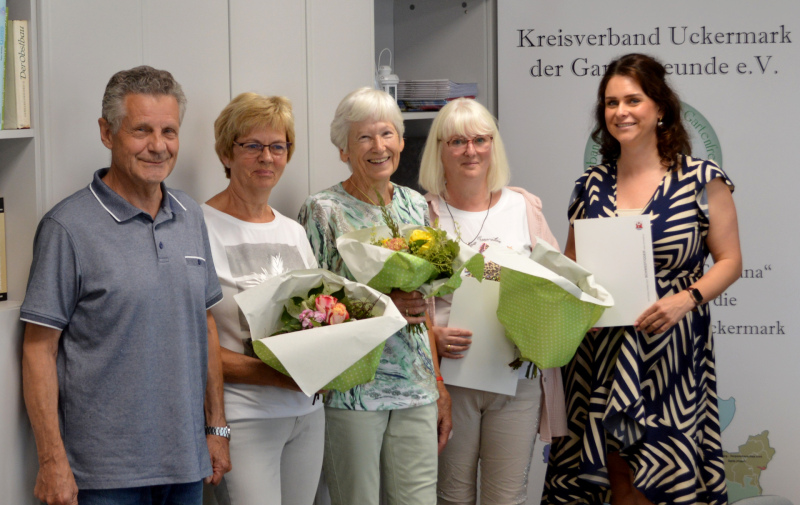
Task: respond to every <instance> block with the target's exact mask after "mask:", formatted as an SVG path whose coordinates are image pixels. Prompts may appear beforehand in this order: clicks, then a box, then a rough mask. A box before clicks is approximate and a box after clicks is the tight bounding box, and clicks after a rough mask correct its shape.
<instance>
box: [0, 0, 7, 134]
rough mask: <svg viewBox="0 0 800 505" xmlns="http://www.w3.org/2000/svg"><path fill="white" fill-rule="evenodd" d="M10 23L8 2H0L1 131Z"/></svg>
mask: <svg viewBox="0 0 800 505" xmlns="http://www.w3.org/2000/svg"><path fill="white" fill-rule="evenodd" d="M7 22H8V7H6V0H0V130H2V129H3V95H4V94H5V90H6V87H5V85H4V84H3V83H4V81H5V78H6V23H7Z"/></svg>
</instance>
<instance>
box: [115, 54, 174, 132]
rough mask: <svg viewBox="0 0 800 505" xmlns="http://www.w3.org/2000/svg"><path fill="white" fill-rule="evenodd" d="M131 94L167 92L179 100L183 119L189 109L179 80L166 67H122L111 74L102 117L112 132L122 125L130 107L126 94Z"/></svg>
mask: <svg viewBox="0 0 800 505" xmlns="http://www.w3.org/2000/svg"><path fill="white" fill-rule="evenodd" d="M130 94H139V95H167V96H172V97H174V98H175V100H177V102H178V109H179V110H180V121H181V122H183V114H184V113H185V112H186V95H184V94H183V88H181V85H180V84H178V81H176V80H175V78H174V77H172V74H170V73H169V72H167V71H166V70H158V69H155V68H153V67H150V66H147V65H142V66H139V67H134V68H132V69H130V70H121V71H119V72H117V73H116V74H114V75H113V76H111V79H109V81H108V84H107V85H106V91H105V93H104V94H103V110H102V117H103V119H105V120H106V122H107V123H108V124H109V126H110V127H111V133H114V134H116V133H117V132H118V131H119V128H120V126H122V120H123V119H125V115H126V114H127V110H126V109H125V97H126V96H127V95H130Z"/></svg>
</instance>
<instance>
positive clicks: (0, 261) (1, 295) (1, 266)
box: [0, 198, 8, 301]
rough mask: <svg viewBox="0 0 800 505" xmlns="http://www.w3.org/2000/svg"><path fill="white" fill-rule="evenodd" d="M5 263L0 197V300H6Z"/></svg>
mask: <svg viewBox="0 0 800 505" xmlns="http://www.w3.org/2000/svg"><path fill="white" fill-rule="evenodd" d="M6 263H7V261H6V212H5V204H4V203H3V199H2V198H0V301H4V300H8V276H7V275H6V273H7V272H8V270H6Z"/></svg>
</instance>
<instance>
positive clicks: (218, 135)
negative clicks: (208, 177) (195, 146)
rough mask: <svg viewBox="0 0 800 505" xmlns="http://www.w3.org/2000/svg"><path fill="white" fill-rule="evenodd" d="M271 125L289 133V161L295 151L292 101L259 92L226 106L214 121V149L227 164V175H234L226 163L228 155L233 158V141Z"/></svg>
mask: <svg viewBox="0 0 800 505" xmlns="http://www.w3.org/2000/svg"><path fill="white" fill-rule="evenodd" d="M265 128H271V129H273V130H276V131H279V132H280V131H283V132H285V133H286V142H290V143H291V144H292V145H290V146H289V152H288V153H287V154H286V161H287V162H288V161H289V160H291V159H292V154H293V153H294V147H295V146H294V115H293V114H292V102H290V101H289V99H288V98H286V97H283V96H264V95H259V94H258V93H242V94H240V95H239V96H237V97H236V98H234V99H233V100H231V103H229V104H228V105H226V106H225V108H224V109H222V112H220V113H219V117H218V118H217V120H216V121H214V139H215V142H214V149H215V150H216V151H217V156H218V157H219V160H220V161H221V162H222V165H223V166H224V167H225V177H227V178H228V179H230V178H231V169H230V167H228V166H225V161H223V159H224V158H227V159H229V160H232V159H233V143H234V142H235V141H236V139H238V138H240V137H243V136H245V135H247V134H249V133H250V132H252V131H254V130H261V129H265Z"/></svg>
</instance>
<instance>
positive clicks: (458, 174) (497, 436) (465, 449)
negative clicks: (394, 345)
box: [419, 98, 566, 505]
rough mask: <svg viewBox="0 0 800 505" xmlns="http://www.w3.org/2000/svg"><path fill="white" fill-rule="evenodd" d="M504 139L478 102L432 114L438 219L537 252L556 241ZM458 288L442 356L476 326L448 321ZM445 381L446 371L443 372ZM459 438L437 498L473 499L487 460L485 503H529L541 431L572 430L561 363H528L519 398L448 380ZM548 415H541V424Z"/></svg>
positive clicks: (424, 172) (424, 176)
mask: <svg viewBox="0 0 800 505" xmlns="http://www.w3.org/2000/svg"><path fill="white" fill-rule="evenodd" d="M509 178H510V171H509V168H508V161H507V159H506V154H505V149H504V147H503V140H502V138H501V137H500V132H499V131H498V129H497V123H496V122H495V119H494V117H492V115H491V114H490V113H489V111H488V110H486V108H485V107H483V106H482V105H481V104H480V103H478V102H476V101H475V100H470V99H465V98H460V99H457V100H453V101H452V102H450V103H448V104H447V105H446V106H445V107H444V108H442V110H441V111H440V112H439V114H438V115H437V116H436V119H434V121H433V124H432V125H431V129H430V132H429V134H428V140H427V143H426V145H425V150H424V152H423V154H422V163H421V166H420V174H419V182H420V185H421V186H422V187H423V188H425V189H426V190H428V191H429V193H428V194H427V195H426V197H425V198H426V199H427V201H428V207H429V210H430V215H431V221H436V220H438V222H439V227H440V228H443V229H444V230H446V231H447V232H448V233H450V234H452V235H453V236H456V235H458V236H459V238H460V240H461V241H462V242H463V243H464V244H467V245H469V246H470V247H473V248H475V249H478V250H480V249H482V248H483V247H484V246H485V245H493V246H502V247H508V248H511V249H513V250H515V251H517V252H519V253H521V254H525V255H528V254H530V252H531V250H532V248H533V246H535V245H536V242H537V241H539V240H544V241H545V242H547V243H549V244H551V245H552V246H554V247H558V244H557V243H556V239H555V237H554V236H553V234H552V233H551V232H550V228H549V227H548V226H547V222H546V221H545V219H544V215H543V214H542V204H541V201H540V200H539V198H537V197H536V196H534V195H532V194H530V193H528V192H527V191H525V190H524V189H521V188H513V187H507V186H506V184H507V183H508V181H509ZM451 300H452V295H450V296H445V297H441V298H437V299H436V310H435V326H434V327H433V329H432V331H433V333H434V335H435V340H436V346H437V349H438V353H439V356H442V357H443V358H444V359H461V358H463V357H464V353H466V352H469V348H470V342H471V339H470V338H469V337H470V336H471V335H472V333H471V332H470V331H469V329H468V328H466V329H459V328H450V327H448V319H449V316H450V303H451ZM444 380H445V382H446V381H447V377H444ZM447 389H448V391H449V392H450V395H451V400H452V415H453V437H452V439H451V440H450V442H449V443H448V444H447V447H446V448H445V449H444V451H442V453H441V455H440V456H439V482H438V496H439V504H440V505H443V504H474V503H476V499H477V490H476V488H477V483H476V481H477V472H478V465H479V464H480V471H481V481H480V489H481V496H480V503H481V505H492V504H513V503H525V501H526V500H527V497H528V492H527V488H528V470H529V468H530V463H531V457H532V454H533V446H534V441H535V439H536V432H537V429H538V431H539V432H540V433H541V437H542V440H545V441H548V442H549V441H550V439H551V437H554V436H561V435H564V434H566V416H565V408H564V392H563V386H562V382H561V374H560V370H559V369H547V370H541V371H536V370H535V369H534V367H533V365H532V364H530V363H526V364H524V365H523V366H522V367H521V368H520V371H519V381H518V383H517V393H516V395H515V396H509V395H503V394H498V393H490V392H486V391H478V390H475V389H467V388H461V387H457V386H452V385H449V386H448V387H447ZM540 420H541V422H540Z"/></svg>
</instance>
